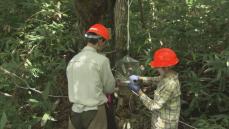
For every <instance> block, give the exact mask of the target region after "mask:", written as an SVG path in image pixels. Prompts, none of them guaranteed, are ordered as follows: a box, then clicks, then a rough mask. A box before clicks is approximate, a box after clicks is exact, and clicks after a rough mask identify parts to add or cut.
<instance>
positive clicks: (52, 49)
mask: <svg viewBox="0 0 229 129" xmlns="http://www.w3.org/2000/svg"><path fill="white" fill-rule="evenodd" d="M71 4H72V3H71V2H70V1H67V0H66V1H54V0H53V1H52V0H51V1H50V0H1V1H0V12H1V13H0V29H1V32H0V37H1V39H0V80H1V84H0V91H1V97H0V107H1V108H0V114H3V115H2V118H1V126H0V127H1V128H4V126H5V127H8V128H13V129H27V128H28V129H29V128H32V127H33V126H34V125H36V126H39V125H40V126H46V127H50V128H52V127H51V125H50V124H48V123H49V121H53V120H55V119H54V118H53V117H52V116H53V115H56V114H54V110H55V109H56V106H57V105H56V104H55V103H54V101H53V100H51V99H50V98H49V97H48V95H50V94H52V95H59V96H63V95H66V94H63V88H64V87H65V86H66V85H65V84H64V82H65V81H63V80H65V68H66V61H67V60H69V59H68V58H69V55H72V54H73V53H75V51H74V50H73V49H74V46H76V45H77V43H76V40H78V39H80V38H81V37H80V36H78V37H77V36H76V35H78V34H77V32H78V30H77V28H76V25H77V24H76V20H75V18H74V15H73V11H74V10H73V8H72V5H71ZM65 89H66V88H65ZM6 93H7V94H8V96H7V95H6ZM4 94H5V95H4ZM6 120H7V121H6Z"/></svg>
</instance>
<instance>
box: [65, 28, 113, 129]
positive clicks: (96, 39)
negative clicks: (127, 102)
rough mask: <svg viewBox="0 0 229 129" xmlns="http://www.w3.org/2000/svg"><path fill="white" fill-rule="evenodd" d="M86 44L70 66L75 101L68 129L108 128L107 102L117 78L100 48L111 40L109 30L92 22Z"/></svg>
mask: <svg viewBox="0 0 229 129" xmlns="http://www.w3.org/2000/svg"><path fill="white" fill-rule="evenodd" d="M85 38H86V40H87V46H85V47H84V48H83V49H82V51H81V52H80V53H78V54H77V55H75V56H74V57H73V58H72V59H71V60H70V62H69V64H68V66H67V72H66V74H67V80H68V96H69V100H70V102H71V103H72V104H73V106H72V112H71V115H70V120H69V129H107V118H106V111H105V105H104V103H106V102H107V97H106V94H108V93H113V92H114V89H115V79H114V76H113V74H112V72H111V68H110V62H109V59H108V58H107V57H105V56H104V55H101V54H99V53H98V52H97V51H98V50H99V49H100V48H102V47H103V45H104V42H105V41H106V40H109V32H108V29H107V28H106V27H105V26H104V25H102V24H95V25H92V26H91V27H90V28H89V30H88V31H87V32H86V34H85Z"/></svg>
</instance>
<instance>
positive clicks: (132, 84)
mask: <svg viewBox="0 0 229 129" xmlns="http://www.w3.org/2000/svg"><path fill="white" fill-rule="evenodd" d="M128 88H129V89H130V90H131V91H133V92H134V93H136V94H138V93H139V90H140V86H139V85H138V84H137V83H135V82H130V83H129V84H128Z"/></svg>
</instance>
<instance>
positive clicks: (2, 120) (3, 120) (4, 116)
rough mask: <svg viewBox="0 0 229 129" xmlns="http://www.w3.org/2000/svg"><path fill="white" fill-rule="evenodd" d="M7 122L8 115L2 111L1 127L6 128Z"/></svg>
mask: <svg viewBox="0 0 229 129" xmlns="http://www.w3.org/2000/svg"><path fill="white" fill-rule="evenodd" d="M6 122H7V117H6V113H5V112H3V113H2V118H1V122H0V129H4V127H5V125H6Z"/></svg>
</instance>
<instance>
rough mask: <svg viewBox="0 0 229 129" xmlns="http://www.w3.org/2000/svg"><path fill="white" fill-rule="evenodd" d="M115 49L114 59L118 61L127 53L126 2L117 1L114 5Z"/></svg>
mask: <svg viewBox="0 0 229 129" xmlns="http://www.w3.org/2000/svg"><path fill="white" fill-rule="evenodd" d="M114 19H115V49H116V58H115V60H116V61H117V60H119V59H120V58H122V57H123V55H125V54H126V53H127V51H126V50H127V46H126V44H127V41H126V39H127V38H126V36H127V29H126V28H127V27H126V26H127V0H117V1H116V3H115V12H114Z"/></svg>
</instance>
